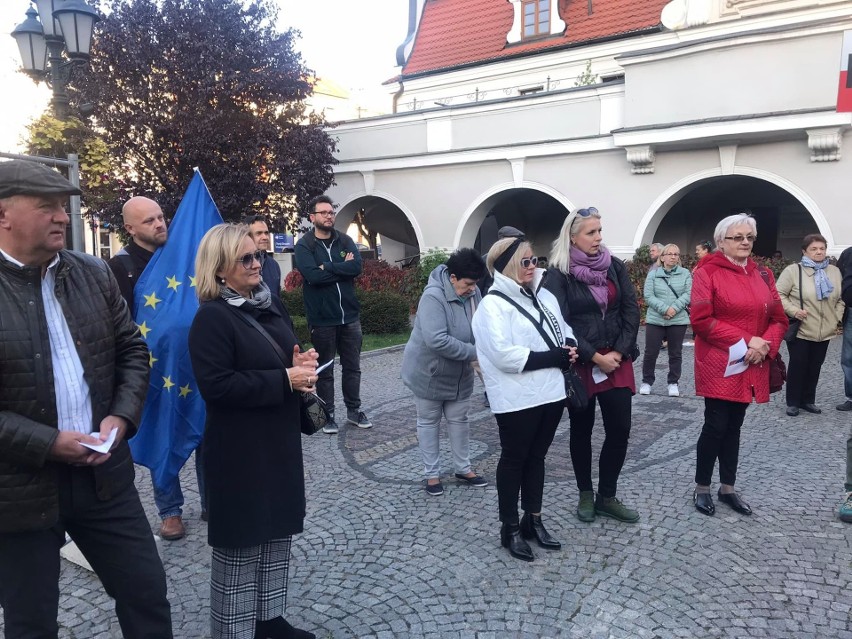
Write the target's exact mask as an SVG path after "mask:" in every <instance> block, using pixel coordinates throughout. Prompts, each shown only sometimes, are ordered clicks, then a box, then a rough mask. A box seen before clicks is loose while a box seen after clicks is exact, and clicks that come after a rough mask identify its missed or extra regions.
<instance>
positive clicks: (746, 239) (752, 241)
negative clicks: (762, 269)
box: [725, 235, 757, 244]
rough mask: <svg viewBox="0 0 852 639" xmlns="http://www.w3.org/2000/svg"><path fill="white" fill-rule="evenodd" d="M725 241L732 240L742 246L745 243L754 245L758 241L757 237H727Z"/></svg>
mask: <svg viewBox="0 0 852 639" xmlns="http://www.w3.org/2000/svg"><path fill="white" fill-rule="evenodd" d="M725 239H726V240H732V241H734V242H736V243H737V244H742V243H743V241H746V242H748V243H749V244H754V241H755V240H756V239H757V235H734V236H733V237H731V236H729V235H726V236H725Z"/></svg>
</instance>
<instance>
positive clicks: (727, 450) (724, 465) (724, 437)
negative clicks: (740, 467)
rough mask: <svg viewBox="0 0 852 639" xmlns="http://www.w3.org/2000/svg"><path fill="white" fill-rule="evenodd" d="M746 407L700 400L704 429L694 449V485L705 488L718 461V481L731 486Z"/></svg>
mask: <svg viewBox="0 0 852 639" xmlns="http://www.w3.org/2000/svg"><path fill="white" fill-rule="evenodd" d="M747 408H748V404H744V403H742V402H729V401H727V400H724V399H711V398H709V397H705V398H704V427H703V428H702V429H701V435H700V436H699V438H698V446H697V447H696V456H697V461H696V465H695V483H696V484H698V485H699V486H709V485H710V484H711V483H712V481H713V468H714V467H715V466H716V460H717V459H718V460H719V481H721V482H722V483H723V484H728V485H729V486H733V485H734V484H735V483H736V481H737V464H738V463H739V458H740V430H741V429H742V425H743V420H744V419H745V414H746V409H747Z"/></svg>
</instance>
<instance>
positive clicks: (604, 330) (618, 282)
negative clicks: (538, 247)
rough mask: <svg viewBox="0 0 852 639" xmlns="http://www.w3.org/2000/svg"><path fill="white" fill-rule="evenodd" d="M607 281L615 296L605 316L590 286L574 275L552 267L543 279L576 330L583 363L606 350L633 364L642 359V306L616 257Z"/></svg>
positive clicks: (565, 316)
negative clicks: (639, 342) (638, 341)
mask: <svg viewBox="0 0 852 639" xmlns="http://www.w3.org/2000/svg"><path fill="white" fill-rule="evenodd" d="M607 279H608V280H610V281H611V282H613V283H614V284H615V291H616V293H615V299H614V300H613V302H612V304H610V306H609V308H607V311H606V315H604V314H602V313H601V308H600V306H598V303H597V302H596V301H595V298H594V297H593V296H592V291H591V290H589V286H588V285H587V284H584V283H583V282H581V281H579V280H578V279H577V278H575V277H574V276H573V275H565V274H564V273H562V272H561V271H558V270H557V269H556V268H554V267H552V266H551V267H550V269H548V271H547V277H546V278H545V279H544V287H545V288H546V289H547V290H548V291H550V292H551V293H553V295H554V296H556V299H557V301H558V302H559V309H560V310H561V311H562V316H563V317H564V318H565V321H566V322H568V324H569V325H570V326H571V328H572V329H573V330H574V335H575V337H576V338H577V345H578V348H577V352H578V353H579V358H580V361H581V362H589V361H591V359H592V357H594V355H595V353H596V352H597V351H599V350H601V349H604V348H611V349H613V350H615V351H618V352H619V353H621V355H622V356H623V357H630V358H631V359H632V360H633V361H636V358H637V357H638V356H639V349H638V348H637V346H636V336H637V334H638V333H639V305H638V303H637V301H636V291H635V289H634V288H633V284H632V283H631V282H630V278H629V277H628V275H627V268H626V267H625V266H624V262H622V261H621V260H619V259H618V258H616V257H613V258H612V263H611V264H610V267H609V270H608V271H607Z"/></svg>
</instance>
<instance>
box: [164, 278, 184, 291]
mask: <svg viewBox="0 0 852 639" xmlns="http://www.w3.org/2000/svg"><path fill="white" fill-rule="evenodd" d="M166 281H167V282H168V283H169V285H168V287H167V288H170V289H172V290H174V292H175V293H177V287H178V286H180V285H181V284H183V282H178V281H177V276H175V275H172V276H171V277H167V278H166Z"/></svg>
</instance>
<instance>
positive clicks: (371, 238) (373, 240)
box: [352, 208, 379, 251]
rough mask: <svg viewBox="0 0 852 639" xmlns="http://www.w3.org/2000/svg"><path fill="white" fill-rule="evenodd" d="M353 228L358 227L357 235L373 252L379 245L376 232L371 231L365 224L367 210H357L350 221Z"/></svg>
mask: <svg viewBox="0 0 852 639" xmlns="http://www.w3.org/2000/svg"><path fill="white" fill-rule="evenodd" d="M352 221H353V222H354V223H355V226H357V227H358V233H360V234H361V237H363V238H364V239H366V240H367V245H368V246H369V247H370V249H371V250H373V251H375V250H376V247H377V246H378V243H379V234H378V232H376V231H371V230H370V227H369V226H368V223H367V210H366V209H364V208H360V209H358V212H357V213H356V214H355V218H354V219H353V220H352Z"/></svg>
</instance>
